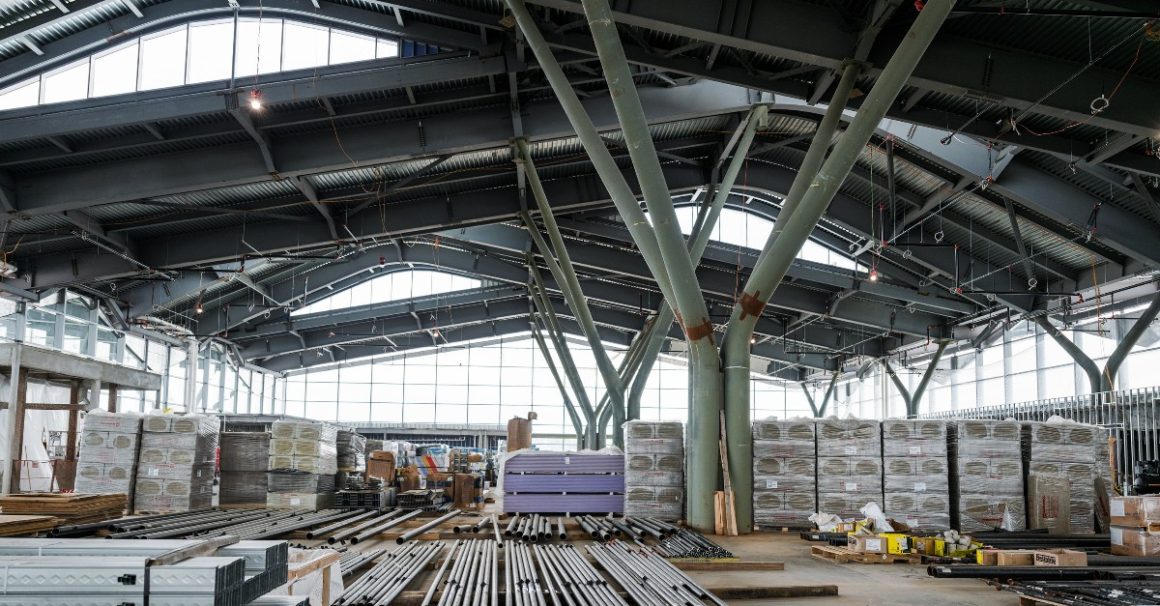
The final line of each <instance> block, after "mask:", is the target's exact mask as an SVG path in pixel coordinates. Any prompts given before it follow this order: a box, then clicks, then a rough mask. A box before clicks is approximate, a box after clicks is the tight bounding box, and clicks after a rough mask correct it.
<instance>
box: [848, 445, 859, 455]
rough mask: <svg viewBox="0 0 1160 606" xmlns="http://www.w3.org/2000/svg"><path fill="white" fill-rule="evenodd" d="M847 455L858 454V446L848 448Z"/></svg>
mask: <svg viewBox="0 0 1160 606" xmlns="http://www.w3.org/2000/svg"><path fill="white" fill-rule="evenodd" d="M846 454H848V455H856V454H858V447H857V446H847V447H846Z"/></svg>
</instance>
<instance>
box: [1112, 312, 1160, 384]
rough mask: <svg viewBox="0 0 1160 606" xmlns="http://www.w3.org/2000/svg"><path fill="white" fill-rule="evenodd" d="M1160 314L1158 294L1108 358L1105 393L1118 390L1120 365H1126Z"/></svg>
mask: <svg viewBox="0 0 1160 606" xmlns="http://www.w3.org/2000/svg"><path fill="white" fill-rule="evenodd" d="M1157 314H1160V294H1157V295H1156V296H1155V297H1154V298H1153V299H1152V303H1150V304H1149V305H1148V307H1147V308H1146V309H1144V311H1143V312H1142V313H1141V314H1140V317H1139V318H1138V319H1137V320H1136V322H1135V324H1132V327H1131V328H1129V329H1128V332H1127V334H1125V335H1124V338H1123V339H1120V343H1119V345H1116V349H1115V350H1114V351H1112V355H1110V356H1108V362H1107V364H1105V365H1104V376H1103V391H1112V390H1113V389H1115V388H1116V373H1117V372H1119V370H1120V365H1121V364H1123V363H1124V358H1126V357H1128V354H1129V353H1130V352H1131V351H1132V348H1133V347H1135V346H1136V342H1137V341H1139V340H1140V337H1141V336H1143V335H1144V331H1145V330H1147V329H1148V325H1149V324H1151V323H1152V321H1153V320H1155V319H1156V315H1157Z"/></svg>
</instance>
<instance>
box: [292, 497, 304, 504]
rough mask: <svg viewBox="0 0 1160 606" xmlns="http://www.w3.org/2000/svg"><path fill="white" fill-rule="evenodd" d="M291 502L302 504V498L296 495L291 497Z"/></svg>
mask: <svg viewBox="0 0 1160 606" xmlns="http://www.w3.org/2000/svg"><path fill="white" fill-rule="evenodd" d="M290 504H291V505H301V504H302V499H299V498H298V497H294V498H293V499H290Z"/></svg>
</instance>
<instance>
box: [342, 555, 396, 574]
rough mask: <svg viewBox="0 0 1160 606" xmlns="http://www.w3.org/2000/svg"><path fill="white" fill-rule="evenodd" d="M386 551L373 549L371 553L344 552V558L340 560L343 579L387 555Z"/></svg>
mask: <svg viewBox="0 0 1160 606" xmlns="http://www.w3.org/2000/svg"><path fill="white" fill-rule="evenodd" d="M386 552H387V550H386V549H372V550H370V551H344V552H343V553H342V556H340V557H339V559H338V569H339V570H341V571H342V576H343V577H348V576H350V575H352V574H354V573H356V572H358V571H359V570H360V569H362V568H363V567H364V566H366V565H367V564H370V563H371V562H373V561H375V560H377V559H378V558H379V556H381V555H383V554H384V553H386Z"/></svg>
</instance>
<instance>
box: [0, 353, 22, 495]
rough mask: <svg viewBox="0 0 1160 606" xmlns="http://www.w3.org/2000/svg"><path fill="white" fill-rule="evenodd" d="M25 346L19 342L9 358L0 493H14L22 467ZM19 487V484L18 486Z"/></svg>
mask: <svg viewBox="0 0 1160 606" xmlns="http://www.w3.org/2000/svg"><path fill="white" fill-rule="evenodd" d="M23 349H24V346H23V345H21V344H20V343H19V342H18V343H17V344H16V346H15V347H13V348H12V357H11V358H9V360H8V365H9V367H10V368H11V373H12V374H11V375H10V378H9V382H8V426H7V427H6V429H7V434H8V457H7V463H8V464H7V465H6V466H5V470H4V481H3V484H0V494H12V478H13V477H14V476H15V475H16V474H17V473H18V472H19V469H20V452H21V447H22V446H23V443H24V397H23V394H22V393H21V392H22V389H21V384H23V383H24V380H23V375H24V373H23V371H22V369H21V367H20V361H21V357H22V353H23V351H22V350H23ZM18 487H19V486H18Z"/></svg>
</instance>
